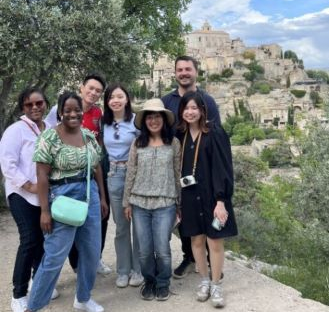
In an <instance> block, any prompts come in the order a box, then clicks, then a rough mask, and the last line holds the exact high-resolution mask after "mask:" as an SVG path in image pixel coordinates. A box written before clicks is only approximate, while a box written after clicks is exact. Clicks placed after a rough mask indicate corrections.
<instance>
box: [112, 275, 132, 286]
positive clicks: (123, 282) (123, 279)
mask: <svg viewBox="0 0 329 312" xmlns="http://www.w3.org/2000/svg"><path fill="white" fill-rule="evenodd" d="M128 280H129V277H128V275H119V276H118V277H117V280H116V281H115V284H116V285H117V287H119V288H125V287H127V286H128Z"/></svg>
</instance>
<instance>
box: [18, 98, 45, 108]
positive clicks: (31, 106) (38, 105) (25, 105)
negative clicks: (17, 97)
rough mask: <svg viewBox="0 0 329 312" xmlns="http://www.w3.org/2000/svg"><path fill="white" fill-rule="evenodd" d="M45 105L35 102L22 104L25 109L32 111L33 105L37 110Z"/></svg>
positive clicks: (42, 102)
mask: <svg viewBox="0 0 329 312" xmlns="http://www.w3.org/2000/svg"><path fill="white" fill-rule="evenodd" d="M44 103H45V101H43V100H42V101H35V102H26V103H24V104H23V105H24V107H26V108H27V109H32V108H33V106H34V105H35V106H36V107H37V108H41V107H42V106H43V104H44Z"/></svg>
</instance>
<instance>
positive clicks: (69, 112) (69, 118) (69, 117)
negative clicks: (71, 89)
mask: <svg viewBox="0 0 329 312" xmlns="http://www.w3.org/2000/svg"><path fill="white" fill-rule="evenodd" d="M82 114H83V112H82V109H81V108H80V106H79V102H78V101H77V100H76V99H73V98H69V99H67V100H66V101H65V103H64V107H63V113H62V116H61V120H62V124H63V125H64V126H65V127H68V128H77V127H80V125H81V122H82Z"/></svg>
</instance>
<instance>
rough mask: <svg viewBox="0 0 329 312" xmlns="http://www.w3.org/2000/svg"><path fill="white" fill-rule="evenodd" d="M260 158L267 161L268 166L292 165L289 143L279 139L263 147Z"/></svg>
mask: <svg viewBox="0 0 329 312" xmlns="http://www.w3.org/2000/svg"><path fill="white" fill-rule="evenodd" d="M260 159H261V160H262V161H265V162H267V163H268V166H269V167H270V168H277V167H280V168H282V167H291V166H292V160H293V156H292V154H291V151H290V147H289V145H288V144H287V143H285V142H283V141H281V142H280V143H278V144H276V145H274V146H272V147H268V148H265V149H263V151H262V152H261V154H260Z"/></svg>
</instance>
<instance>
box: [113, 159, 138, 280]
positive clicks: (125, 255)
mask: <svg viewBox="0 0 329 312" xmlns="http://www.w3.org/2000/svg"><path fill="white" fill-rule="evenodd" d="M126 170H127V169H126V166H125V165H115V164H112V163H111V166H110V171H109V173H108V179H107V182H108V190H109V195H110V204H111V209H112V215H113V220H114V223H115V225H116V228H115V238H114V246H115V252H116V256H117V261H116V266H117V273H118V274H119V275H129V274H130V272H131V271H134V272H137V273H140V265H139V261H138V240H137V236H136V233H135V231H134V226H132V225H131V222H130V221H128V220H127V219H126V218H125V216H124V211H123V207H122V198H123V190H124V183H125V178H126ZM131 227H132V230H133V235H132V237H131Z"/></svg>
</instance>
